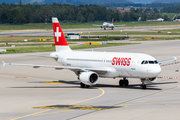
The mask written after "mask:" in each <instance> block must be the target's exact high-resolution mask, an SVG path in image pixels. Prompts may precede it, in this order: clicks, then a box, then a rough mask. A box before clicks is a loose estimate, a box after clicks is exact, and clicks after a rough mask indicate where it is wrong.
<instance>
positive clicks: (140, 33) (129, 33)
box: [83, 31, 179, 36]
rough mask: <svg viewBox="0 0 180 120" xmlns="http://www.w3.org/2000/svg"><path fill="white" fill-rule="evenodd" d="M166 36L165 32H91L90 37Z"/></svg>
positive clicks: (173, 33)
mask: <svg viewBox="0 0 180 120" xmlns="http://www.w3.org/2000/svg"><path fill="white" fill-rule="evenodd" d="M126 33H127V35H168V33H167V32H165V31H164V32H161V33H158V32H142V31H123V32H120V31H103V32H91V33H90V35H124V36H125V35H126ZM83 35H88V33H83ZM172 35H179V33H176V32H172Z"/></svg>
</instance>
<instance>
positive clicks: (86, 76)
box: [79, 72, 99, 85]
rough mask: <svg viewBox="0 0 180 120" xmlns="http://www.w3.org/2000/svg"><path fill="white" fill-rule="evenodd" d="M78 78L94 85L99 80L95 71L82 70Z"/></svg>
mask: <svg viewBox="0 0 180 120" xmlns="http://www.w3.org/2000/svg"><path fill="white" fill-rule="evenodd" d="M79 80H80V81H81V82H82V83H84V84H86V85H95V84H97V83H98V81H99V75H98V74H97V73H95V72H82V73H81V74H80V75H79Z"/></svg>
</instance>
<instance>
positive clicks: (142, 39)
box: [134, 37, 180, 41]
mask: <svg viewBox="0 0 180 120" xmlns="http://www.w3.org/2000/svg"><path fill="white" fill-rule="evenodd" d="M156 38H157V39H153V38H152V37H151V39H147V37H136V38H134V39H136V40H134V41H160V40H180V37H156Z"/></svg>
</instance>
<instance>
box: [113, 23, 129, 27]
mask: <svg viewBox="0 0 180 120" xmlns="http://www.w3.org/2000/svg"><path fill="white" fill-rule="evenodd" d="M125 25H126V24H123V25H114V26H115V27H118V26H125Z"/></svg>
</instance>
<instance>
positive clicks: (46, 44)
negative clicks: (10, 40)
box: [0, 43, 52, 47]
mask: <svg viewBox="0 0 180 120" xmlns="http://www.w3.org/2000/svg"><path fill="white" fill-rule="evenodd" d="M12 45H15V46H48V45H49V46H51V45H52V44H50V43H45V44H8V45H7V46H6V45H5V44H4V45H3V44H0V47H10V46H12Z"/></svg>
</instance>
